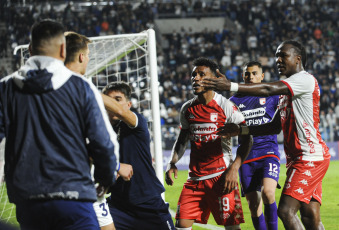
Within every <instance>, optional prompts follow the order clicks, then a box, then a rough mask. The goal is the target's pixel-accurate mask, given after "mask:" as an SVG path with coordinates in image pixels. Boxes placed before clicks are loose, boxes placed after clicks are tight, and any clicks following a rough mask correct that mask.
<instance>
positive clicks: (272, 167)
mask: <svg viewBox="0 0 339 230" xmlns="http://www.w3.org/2000/svg"><path fill="white" fill-rule="evenodd" d="M269 164H270V172H272V171H273V172H274V173H277V174H278V165H276V164H272V163H269Z"/></svg>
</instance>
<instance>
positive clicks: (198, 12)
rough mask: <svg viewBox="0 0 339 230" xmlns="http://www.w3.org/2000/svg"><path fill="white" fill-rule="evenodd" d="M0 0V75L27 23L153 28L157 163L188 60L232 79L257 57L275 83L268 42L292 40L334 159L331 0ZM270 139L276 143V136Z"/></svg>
mask: <svg viewBox="0 0 339 230" xmlns="http://www.w3.org/2000/svg"><path fill="white" fill-rule="evenodd" d="M0 2H1V4H0V7H1V8H0V58H1V60H0V78H2V77H4V76H6V75H7V74H9V73H11V72H13V71H14V70H16V69H18V67H19V66H20V63H19V57H18V56H15V55H13V54H12V53H13V48H14V47H16V46H17V45H21V44H27V43H29V30H30V27H31V25H32V24H33V23H34V22H35V21H37V20H39V19H44V18H52V19H56V20H58V21H60V22H62V23H63V24H64V25H65V26H66V28H67V30H73V31H76V32H79V33H81V34H84V35H86V36H88V37H94V36H103V35H113V34H125V33H138V32H141V31H144V30H146V29H148V28H153V29H154V30H155V31H156V36H157V57H158V58H157V62H158V75H159V82H160V87H159V91H160V109H161V125H162V135H163V136H162V141H163V149H164V163H166V162H167V157H168V155H169V150H170V149H171V148H172V146H173V143H174V141H175V138H176V137H177V134H178V131H179V129H178V126H179V120H178V119H179V117H178V112H179V110H180V107H181V105H182V104H183V103H184V102H185V101H187V100H188V99H189V98H191V97H192V88H191V83H190V71H191V62H192V60H193V59H194V58H196V57H199V56H205V57H209V58H212V59H214V60H216V61H217V62H218V63H219V64H220V66H221V69H222V72H223V73H224V74H225V75H226V76H227V77H228V78H229V79H231V80H232V81H242V78H241V66H242V65H243V63H245V62H246V61H249V60H259V61H260V62H261V63H262V64H263V69H264V72H265V79H264V80H265V81H275V80H279V76H278V74H277V70H276V68H275V63H274V53H275V50H276V47H277V46H278V45H279V44H280V42H281V41H283V40H286V39H297V40H299V41H301V42H302V43H303V44H304V45H305V47H306V50H307V54H308V63H307V71H308V72H310V73H312V74H313V75H314V76H315V77H316V78H317V80H318V82H319V85H320V88H321V103H320V121H321V122H320V132H321V135H322V137H323V139H324V140H325V141H326V142H327V143H328V145H329V147H330V152H331V155H332V159H333V160H338V153H339V142H338V141H339V62H338V55H339V49H338V44H339V43H338V40H339V39H338V38H339V32H338V24H339V20H338V19H339V4H338V2H337V1H336V0H291V1H284V0H261V1H259V0H258V1H246V0H239V1H233V0H221V1H220V0H219V1H214V0H183V1H179V0H159V1H156V0H148V1H32V0H21V1H15V0H14V1H13V0H11V1H9V0H0ZM121 68H125V67H124V66H121ZM225 96H227V97H229V96H230V94H229V93H225ZM278 140H279V142H280V143H282V135H279V137H278ZM236 144H237V143H236V139H234V145H236ZM280 148H281V149H282V146H280ZM282 155H284V154H282ZM186 156H187V157H188V154H186ZM282 163H284V159H282ZM181 164H182V165H183V167H184V168H185V167H186V168H187V164H188V161H187V159H186V160H185V158H184V159H182V160H181Z"/></svg>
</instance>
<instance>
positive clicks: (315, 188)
mask: <svg viewBox="0 0 339 230" xmlns="http://www.w3.org/2000/svg"><path fill="white" fill-rule="evenodd" d="M329 165H330V159H325V160H323V161H301V160H300V161H295V162H293V163H292V165H291V166H290V167H289V168H288V169H287V173H286V175H287V177H286V182H285V186H284V189H283V191H282V193H283V194H284V195H288V196H291V197H293V198H295V199H297V200H299V201H301V202H305V203H306V204H308V203H310V201H311V199H312V198H314V199H316V200H317V201H318V202H319V203H320V204H321V197H322V186H321V185H322V180H323V178H324V176H325V174H326V171H327V169H328V166H329Z"/></svg>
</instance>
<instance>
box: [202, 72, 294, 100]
mask: <svg viewBox="0 0 339 230" xmlns="http://www.w3.org/2000/svg"><path fill="white" fill-rule="evenodd" d="M217 74H218V78H212V77H205V78H204V80H203V81H201V85H202V86H204V87H205V88H209V89H213V90H216V91H231V92H238V93H241V94H244V95H253V96H271V95H288V94H290V91H289V89H288V87H287V86H286V85H285V84H284V83H283V82H282V81H276V82H271V83H256V84H238V83H234V82H231V81H229V80H228V79H227V78H226V76H225V75H224V74H222V73H220V71H219V70H217Z"/></svg>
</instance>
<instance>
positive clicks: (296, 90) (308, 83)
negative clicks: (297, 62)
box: [282, 71, 315, 96]
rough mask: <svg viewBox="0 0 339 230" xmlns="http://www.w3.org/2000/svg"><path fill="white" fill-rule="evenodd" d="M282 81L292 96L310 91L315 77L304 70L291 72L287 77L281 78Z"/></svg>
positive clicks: (313, 85)
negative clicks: (295, 72)
mask: <svg viewBox="0 0 339 230" xmlns="http://www.w3.org/2000/svg"><path fill="white" fill-rule="evenodd" d="M282 82H284V83H285V84H286V85H287V87H288V88H289V90H290V92H291V95H292V96H298V95H302V94H305V93H312V92H313V91H314V87H315V78H314V77H313V76H312V75H311V74H309V73H307V72H306V71H301V72H299V73H297V74H293V75H292V76H290V77H289V78H286V79H284V80H282Z"/></svg>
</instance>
